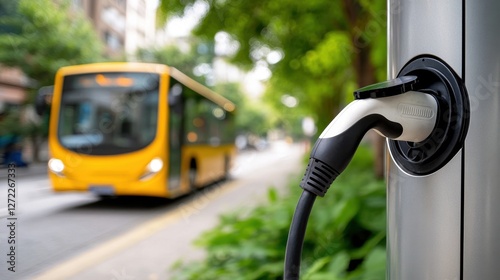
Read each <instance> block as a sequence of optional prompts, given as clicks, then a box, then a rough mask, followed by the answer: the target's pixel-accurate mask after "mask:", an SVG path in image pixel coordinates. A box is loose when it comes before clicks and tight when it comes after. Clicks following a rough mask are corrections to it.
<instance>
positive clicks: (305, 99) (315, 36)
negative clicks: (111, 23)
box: [161, 0, 386, 131]
mask: <svg viewBox="0 0 500 280" xmlns="http://www.w3.org/2000/svg"><path fill="white" fill-rule="evenodd" d="M196 2H197V0H184V1H177V0H162V1H161V11H162V12H163V14H162V18H164V19H165V18H168V17H169V16H179V15H182V14H183V13H184V12H185V11H186V10H187V9H189V7H191V6H192V5H193V4H194V3H196ZM205 3H206V4H208V6H209V8H208V11H207V13H206V15H205V16H204V17H203V18H202V20H201V22H200V24H199V25H198V26H197V27H196V29H195V30H194V34H195V35H196V36H197V37H200V38H204V39H205V40H213V38H214V36H215V34H217V32H220V31H224V32H226V33H228V34H230V36H231V37H232V38H233V39H234V40H236V41H237V42H238V43H239V46H240V47H239V49H238V51H237V52H236V54H235V55H234V57H233V58H232V61H233V62H235V63H237V64H239V65H242V66H243V67H247V68H248V67H250V66H253V65H255V64H257V63H260V64H262V63H267V65H268V66H269V67H270V69H271V70H272V73H273V75H272V77H271V79H270V81H269V83H268V90H267V92H266V100H267V101H268V102H270V104H272V105H273V106H275V107H276V109H277V110H278V111H281V107H282V106H283V105H282V104H281V103H280V98H281V96H282V95H283V94H289V95H292V96H294V97H296V98H298V100H299V103H300V107H301V108H298V109H296V110H298V112H296V113H294V115H297V116H299V115H300V116H303V115H309V116H312V117H313V118H314V119H315V120H316V122H317V126H318V127H319V128H320V131H321V129H322V128H324V127H325V126H326V125H327V124H328V122H329V121H330V120H331V119H332V117H333V116H334V115H336V113H338V111H339V109H340V107H342V106H343V105H345V101H346V100H349V98H352V97H351V93H352V91H353V90H354V89H355V88H356V87H358V86H365V85H367V84H370V83H373V82H376V81H377V80H383V79H385V68H386V66H385V61H386V54H385V49H386V45H385V44H386V43H385V42H386V34H385V30H386V26H385V15H386V14H385V10H386V7H385V2H384V1H378V0H364V1H350V0H336V1H329V0H310V1H298V0H274V1H266V0H255V1H205ZM272 51H278V52H280V53H281V54H282V59H281V60H280V61H279V62H277V63H275V64H272V63H271V62H269V60H268V59H267V55H268V54H269V53H270V52H272ZM346 94H348V95H349V97H346Z"/></svg>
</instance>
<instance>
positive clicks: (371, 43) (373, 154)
mask: <svg viewBox="0 0 500 280" xmlns="http://www.w3.org/2000/svg"><path fill="white" fill-rule="evenodd" d="M386 17H387V13H386V3H385V1H380V0H378V1H376V0H359V1H353V0H335V1H329V0H310V1H298V0H275V1H265V0H255V1H240V0H225V1H224V0H181V1H179V0H99V1H97V0H20V1H12V0H0V162H1V163H2V165H3V167H4V168H5V164H6V163H8V162H11V161H15V162H16V163H17V166H18V167H19V171H18V174H21V176H22V177H23V178H24V181H22V179H20V180H21V181H20V183H19V188H22V187H24V188H25V189H26V190H27V193H26V196H25V197H24V198H23V199H24V202H23V201H20V202H19V204H20V205H21V206H20V207H26V210H25V213H27V214H26V215H27V216H26V219H25V220H24V221H25V223H26V227H25V228H20V229H19V230H20V231H22V232H23V233H22V236H21V237H22V238H26V239H25V242H24V245H23V246H24V249H23V250H25V251H24V255H23V254H21V256H20V259H21V260H22V258H25V260H24V263H25V266H24V268H23V269H24V272H23V270H22V269H21V272H20V273H18V274H9V275H6V276H8V277H19V279H24V278H28V279H29V278H31V277H35V276H36V275H38V274H40V273H42V272H44V271H49V272H50V269H51V268H53V267H57V265H60V264H62V263H64V261H66V260H69V259H71V258H72V257H75V256H79V255H80V254H83V253H84V252H85V250H86V249H88V248H90V247H91V246H90V245H88V243H89V240H94V241H95V240H100V238H101V237H102V236H104V237H103V238H102V241H103V242H104V241H106V240H113V238H115V237H116V236H118V235H119V233H122V232H125V231H127V230H129V229H132V228H133V227H134V226H137V225H139V222H143V221H148V220H150V219H153V218H157V217H158V216H159V215H160V214H161V213H164V212H168V211H175V210H174V209H182V207H183V206H182V205H184V206H185V205H189V203H193V202H197V203H198V205H199V204H200V201H202V202H203V203H202V204H203V205H205V206H206V205H209V206H210V205H212V204H211V203H222V202H220V201H218V202H215V201H217V199H221V198H220V196H212V195H209V192H208V191H207V192H203V193H202V194H197V196H194V197H190V198H187V199H186V198H182V199H181V200H175V201H173V202H172V201H168V202H165V201H160V202H158V201H156V200H155V201H154V203H153V206H151V201H149V200H147V201H129V200H125V201H123V200H113V201H111V202H110V201H101V200H99V199H97V198H94V197H90V196H85V198H84V199H83V200H81V199H82V197H83V196H82V195H81V194H79V195H78V196H72V195H67V196H61V195H59V196H57V198H56V197H52V196H50V195H51V194H49V193H50V191H49V186H48V181H47V180H46V178H45V177H46V176H45V175H44V174H45V173H46V161H47V160H48V158H49V154H48V149H47V133H48V120H49V116H48V114H45V115H44V116H41V117H40V116H38V115H37V114H36V113H35V109H34V105H33V103H34V100H35V95H36V92H37V91H38V90H39V89H40V88H43V87H45V86H50V85H52V84H53V83H54V76H55V73H56V71H57V69H59V68H60V67H62V66H67V65H74V64H82V63H90V62H102V61H130V62H133V61H140V62H154V63H162V64H167V65H169V66H173V67H176V68H177V69H179V70H181V71H182V72H184V73H185V74H187V75H188V76H190V77H192V78H194V79H195V80H197V81H199V82H200V83H202V84H204V85H206V86H208V87H209V88H211V89H213V90H214V91H215V92H217V93H219V94H221V95H223V96H225V97H226V98H228V99H230V100H232V101H233V102H234V103H235V104H236V106H237V108H238V113H237V115H236V125H237V132H238V136H237V138H236V143H235V144H236V146H237V147H238V149H239V150H240V155H239V157H238V161H237V163H236V165H235V167H234V170H233V173H234V174H235V175H234V177H235V178H234V180H233V181H232V182H230V183H235V182H236V184H237V185H238V187H237V188H239V187H241V186H243V185H246V186H247V187H246V189H248V188H252V187H251V186H256V185H259V186H263V188H262V190H261V192H262V193H263V194H264V198H260V199H259V202H261V203H259V205H260V206H255V205H251V207H250V205H248V206H249V207H248V208H245V209H253V210H245V211H234V209H236V208H238V209H239V208H240V207H241V206H242V205H244V206H246V203H243V202H242V201H245V199H244V198H245V195H240V197H241V199H242V200H241V201H240V203H239V205H238V203H237V202H235V203H236V205H232V204H231V203H230V202H229V201H228V200H234V197H236V196H238V194H231V195H230V196H228V198H225V199H224V200H223V202H224V203H227V205H228V206H227V208H226V209H225V210H224V211H222V210H220V212H213V213H212V214H211V215H212V216H213V217H214V218H213V219H214V220H213V222H211V223H210V224H209V225H207V226H206V227H204V228H200V229H199V234H193V236H192V237H190V239H189V240H187V241H186V242H188V241H189V242H188V243H189V244H191V243H192V240H195V239H196V238H197V237H196V236H198V239H197V240H198V244H199V245H200V246H201V247H202V248H204V250H205V253H203V254H201V255H197V254H196V253H193V255H196V256H197V257H196V258H195V259H196V262H194V263H191V262H183V263H177V265H176V268H175V269H174V270H173V271H174V272H167V271H171V269H170V267H171V263H167V262H166V261H165V262H164V265H162V262H161V261H158V260H157V259H156V260H152V258H150V259H148V261H147V262H148V264H149V265H146V264H143V265H140V263H141V262H140V261H138V263H137V265H138V266H141V267H142V269H138V270H134V269H130V268H129V266H128V264H127V262H130V266H133V265H132V264H133V262H135V261H134V259H138V258H139V257H137V256H138V254H140V253H139V252H138V251H134V252H132V253H130V256H129V259H127V260H123V261H121V262H119V263H120V264H119V265H118V264H117V263H113V264H111V263H110V264H109V265H108V266H105V267H102V268H101V269H100V271H99V272H96V271H94V272H91V271H90V268H91V267H92V266H90V267H89V266H84V265H81V264H80V265H78V264H77V265H76V267H78V269H76V270H78V271H79V273H80V274H78V273H76V272H75V273H73V274H71V277H76V278H74V279H110V278H111V279H170V278H175V277H177V279H281V277H282V274H281V270H282V265H283V263H282V258H283V254H284V245H285V242H286V235H287V231H288V226H289V221H290V220H291V214H292V212H293V208H294V206H295V203H296V199H297V197H298V196H297V195H298V193H299V192H300V189H299V188H298V182H299V177H298V176H299V175H301V174H302V173H303V171H304V158H306V157H307V149H308V148H309V147H310V146H311V144H313V143H314V139H315V136H317V135H318V133H320V132H321V131H322V130H323V129H324V128H325V127H326V125H327V124H328V123H329V122H330V121H331V120H332V119H333V117H334V116H335V115H336V114H337V113H338V112H339V111H340V110H341V109H342V108H343V107H344V106H345V105H346V104H347V103H349V102H350V101H352V100H353V96H352V92H353V91H354V90H355V89H356V88H358V87H361V86H365V85H368V84H372V83H375V82H378V81H383V80H385V79H386ZM365 144H366V147H362V148H361V151H360V152H359V153H358V154H357V156H356V158H355V160H354V161H353V164H352V166H351V167H350V168H352V170H353V171H352V172H350V173H351V174H355V175H351V177H349V175H342V176H343V177H342V176H341V177H342V178H339V181H338V183H337V182H336V184H337V185H338V187H337V188H336V189H335V190H333V191H331V193H329V195H330V197H331V198H328V199H330V200H328V201H327V198H325V200H324V201H322V202H320V203H318V204H317V205H316V210H317V211H316V212H314V211H313V212H314V213H313V216H312V218H311V222H310V228H311V229H310V230H309V231H308V236H315V237H310V239H309V240H306V243H305V245H304V246H305V248H304V257H303V258H304V260H305V261H304V266H305V268H304V269H303V271H304V279H384V278H385V267H384V265H385V240H384V238H385V189H384V182H383V176H384V173H383V172H384V157H383V156H384V146H383V141H382V139H381V138H380V137H378V136H376V135H375V134H371V135H369V137H367V138H366V141H365ZM292 162H293V163H292ZM285 163H286V164H285ZM281 164H284V165H288V166H291V168H290V169H286V170H285V169H284V170H282V171H280V170H281V169H280V167H279V165H281ZM256 165H257V166H259V167H260V168H262V169H251V168H249V166H253V167H255V166H256ZM274 169H275V170H276V172H275V174H273V175H265V174H267V173H265V172H264V171H263V170H268V171H273V170H274ZM3 170H5V169H3ZM3 170H2V169H0V172H2V173H5V174H6V171H5V172H4V171H3ZM280 172H281V173H280ZM345 173H349V172H345ZM44 176H45V177H44ZM273 176H274V177H279V178H275V179H270V178H273ZM256 177H259V178H260V177H262V180H261V181H258V182H257V181H252V180H254V179H252V178H256ZM264 177H267V179H269V180H271V181H269V180H267V181H266V180H264V179H265V178H264ZM245 178H246V179H245ZM284 179H286V180H284ZM240 180H241V182H240ZM245 180H246V181H245ZM273 180H277V181H273ZM283 180H284V181H283ZM22 184H24V185H25V186H26V187H25V186H23V185H22ZM281 185H283V186H285V187H279V186H281ZM28 186H29V187H28ZM224 186H225V185H220V186H216V188H215V189H219V187H220V188H223V187H224ZM271 187H278V189H280V190H281V191H278V192H276V189H275V188H271ZM235 188H236V187H235ZM332 188H333V187H332ZM28 189H30V190H29V193H28ZM210 190H212V191H214V189H210ZM283 190H284V191H283ZM4 192H6V191H4ZM215 192H216V193H218V194H220V192H219V191H215ZM42 194H43V195H45V196H46V197H45V199H47V200H46V201H41V200H39V197H41V196H43V195H42ZM224 194H226V195H228V194H227V193H225V192H224ZM2 195H3V196H5V195H6V194H3V193H2ZM221 195H222V194H221ZM29 197H32V198H29ZM48 197H50V198H48ZM30 199H33V203H30ZM49 199H50V200H49ZM49 201H50V202H49ZM56 201H57V203H56ZM235 201H237V200H235ZM2 203H3V202H2ZM23 203H24V205H23ZM52 203H54V204H52ZM27 204H30V206H28V205H27ZM48 204H52V205H51V207H47V205H48ZM56 204H57V205H59V206H57V207H56V206H54V205H56ZM138 205H139V206H138ZM141 205H142V206H143V207H141ZM144 205H148V206H147V207H146V206H144ZM205 206H203V207H201V206H196V207H194V208H193V207H192V208H190V209H195V211H194V212H196V213H200V212H205V210H204V209H205V208H206V207H205ZM209 206H207V207H208V208H209ZM3 207H5V206H4V205H2V206H1V207H0V208H1V209H4V208H3ZM37 207H41V208H37ZM210 207H211V206H210ZM184 208H185V207H184ZM1 209H0V210H1ZM40 209H45V210H43V211H40ZM117 209H118V210H117ZM325 209H326V210H325ZM117 211H118V212H117ZM35 212H38V213H37V214H35ZM146 212H148V213H149V214H148V215H149V216H144V215H145V213H146ZM229 212H233V213H231V215H229V216H225V218H222V219H221V220H220V221H218V220H217V218H216V217H218V215H222V214H224V213H229ZM44 213H45V214H44ZM190 213H191V212H190ZM42 214H43V215H42ZM2 215H3V213H2ZM37 215H38V216H37ZM75 215H76V216H75ZM96 215H98V216H99V217H100V218H96ZM107 215H109V216H107ZM115 215H118V216H115ZM200 215H201V214H200ZM124 216H129V217H133V219H131V220H127V219H126V218H123V217H124ZM2 217H3V216H2ZM29 217H33V218H32V219H31V218H29ZM84 217H87V218H86V219H87V220H85V218H84ZM117 217H119V218H117ZM122 218H123V222H118V223H119V224H120V223H121V224H120V225H119V227H117V228H112V229H110V228H111V226H110V224H109V221H110V220H114V219H118V220H119V221H122V220H121V219H122ZM44 219H45V220H44ZM80 219H83V220H80ZM181 220H182V223H183V224H184V225H185V226H186V228H187V229H189V228H190V227H193V224H194V223H193V222H192V221H191V222H190V223H187V222H186V221H187V220H189V219H186V218H185V216H183V218H182V219H181ZM29 221H32V222H31V223H29ZM42 221H45V222H42ZM75 221H78V223H82V224H85V225H88V227H86V229H85V230H83V231H84V232H85V231H88V230H89V228H92V227H94V226H95V231H94V232H90V231H89V233H82V238H80V239H79V238H76V237H75V234H77V235H78V231H77V230H76V229H74V228H73V229H68V230H67V231H64V230H61V232H60V233H58V234H60V235H61V239H64V240H66V239H67V242H66V241H64V242H63V241H61V239H59V241H57V240H55V239H57V238H55V239H54V238H49V236H53V234H55V233H54V231H52V232H51V231H48V230H47V229H46V228H45V229H44V230H39V228H38V227H39V226H41V225H42V224H45V225H47V224H50V225H51V226H54V227H62V225H63V224H71V223H76V222H75ZM180 223H181V222H180ZM30 227H32V228H31V229H32V230H28V229H30ZM208 229H211V231H210V232H209V233H208V234H207V233H203V234H202V233H201V232H202V231H203V230H208ZM37 230H38V231H37ZM165 230H166V231H167V229H165ZM172 230H173V229H170V232H172ZM184 230H186V229H177V231H178V232H182V231H184ZM102 232H107V233H106V234H105V235H102ZM151 234H152V233H151ZM69 235H71V236H72V237H71V238H70V237H67V236H69ZM167 235H168V234H167ZM23 236H24V237H23ZM65 236H66V237H65ZM21 237H20V238H21ZM181 237H182V234H181V236H177V238H181ZM2 238H3V236H2ZM158 238H161V237H158ZM48 239H50V240H52V241H51V242H53V243H50V242H49V243H50V244H52V245H53V247H59V248H68V249H65V250H66V251H65V253H62V252H61V251H55V249H54V248H51V249H50V250H52V251H50V252H52V255H50V254H49V255H45V256H44V254H43V253H42V252H45V250H47V246H46V247H37V246H38V245H35V244H39V243H40V242H46V241H47V240H48ZM70 239H79V240H78V241H75V240H72V241H70ZM85 240H86V241H85ZM157 242H159V241H157ZM245 242H246V243H245ZM2 243H3V244H2V246H4V245H5V243H6V242H4V241H2ZM126 243H127V242H126ZM21 244H23V243H21ZM83 244H87V245H86V246H83ZM98 244H100V242H92V245H98ZM129 244H135V243H134V241H130V242H129ZM157 244H158V243H157ZM30 246H31V247H30ZM65 246H66V247H65ZM131 246H132V245H130V246H127V248H129V247H130V248H131ZM186 246H187V245H186ZM48 247H52V246H48ZM153 247H154V246H153ZM28 248H30V249H28ZM186 248H187V247H186ZM31 249H32V250H33V252H38V253H36V254H33V255H31V256H28V255H30V254H29V253H28V252H30V250H31ZM37 250H38V251H37ZM165 250H167V249H163V251H165ZM177 250H187V249H177ZM190 250H191V249H190ZM193 250H194V249H193ZM198 250H199V249H198ZM174 251H175V250H174ZM120 252H122V251H120ZM186 252H194V251H189V250H188V251H186ZM169 255H171V256H172V259H174V260H175V259H176V257H180V256H185V255H189V254H187V253H185V254H183V253H181V252H179V251H176V252H170V253H169ZM50 256H52V257H50ZM133 256H135V257H133ZM46 258H49V259H50V260H47V259H46ZM158 258H159V257H158ZM187 259H191V258H190V257H188V258H187ZM117 262H118V261H117ZM173 262H174V261H172V263H173ZM93 267H94V268H95V267H96V265H95V266H93ZM86 269H87V270H88V271H87V272H82V271H86ZM5 270H6V269H3V271H2V272H1V273H5ZM23 273H24V274H23ZM82 273H83V274H82ZM84 273H88V274H84ZM92 273H93V274H92ZM13 275H14V276H13ZM47 275H52V274H46V275H45V277H46V278H45V279H51V278H50V277H49V276H47ZM61 275H64V274H61ZM75 275H76V276H75ZM78 275H80V276H78ZM42 276H43V275H42ZM47 277H48V278H47ZM68 277H69V276H68ZM71 277H69V278H71ZM78 277H80V278H78ZM127 277H128V278H127ZM370 277H371V278H370ZM42 278H43V277H42ZM65 278H66V277H62V278H61V279H65ZM2 279H9V278H3V277H2Z"/></svg>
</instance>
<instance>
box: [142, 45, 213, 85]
mask: <svg viewBox="0 0 500 280" xmlns="http://www.w3.org/2000/svg"><path fill="white" fill-rule="evenodd" d="M136 57H137V59H138V60H140V61H144V62H153V63H161V64H166V65H169V66H172V67H175V68H177V69H179V70H180V71H181V72H183V73H185V74H186V75H188V76H190V77H192V78H193V79H195V80H197V81H198V82H200V83H202V84H205V85H206V84H208V83H209V74H211V72H212V69H211V65H212V61H213V59H214V57H215V54H214V51H213V46H212V44H211V43H208V42H195V43H193V45H192V46H191V47H190V48H189V49H188V50H185V51H183V50H181V49H179V48H178V47H177V46H175V45H168V46H165V47H161V48H154V49H150V48H143V49H139V50H138V51H137V53H136ZM196 67H204V68H205V71H195V69H196ZM198 72H200V73H198Z"/></svg>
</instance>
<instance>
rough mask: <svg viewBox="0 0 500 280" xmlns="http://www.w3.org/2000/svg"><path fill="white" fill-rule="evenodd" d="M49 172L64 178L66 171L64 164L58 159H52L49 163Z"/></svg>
mask: <svg viewBox="0 0 500 280" xmlns="http://www.w3.org/2000/svg"><path fill="white" fill-rule="evenodd" d="M48 167H49V170H50V171H52V172H54V173H55V174H57V175H59V176H62V175H63V173H62V172H63V170H64V163H63V162H62V160H60V159H58V158H51V159H50V160H49V162H48Z"/></svg>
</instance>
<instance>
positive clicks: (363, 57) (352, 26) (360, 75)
mask: <svg viewBox="0 0 500 280" xmlns="http://www.w3.org/2000/svg"><path fill="white" fill-rule="evenodd" d="M343 7H344V10H345V14H346V15H347V21H348V25H349V33H350V37H351V42H352V44H353V50H352V62H353V64H354V65H353V67H354V73H355V75H356V82H357V84H358V86H359V87H364V86H367V85H370V84H373V83H376V82H377V80H376V77H375V66H374V65H373V62H372V61H371V59H370V53H371V38H370V37H369V36H367V35H366V34H365V31H366V30H365V29H366V28H367V26H368V23H369V20H370V16H369V15H368V14H367V12H366V11H364V12H363V9H362V8H361V7H360V6H359V3H357V2H356V1H350V0H344V1H343ZM362 13H363V14H362ZM373 134H375V135H373V136H372V137H371V140H372V141H371V143H372V147H373V154H374V157H375V163H374V172H375V176H376V177H377V178H383V177H384V153H385V145H384V143H385V141H384V138H383V137H382V136H380V135H378V134H377V133H373Z"/></svg>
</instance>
